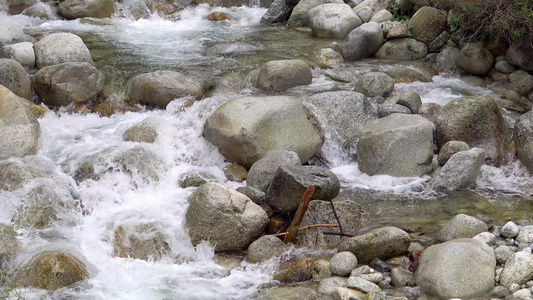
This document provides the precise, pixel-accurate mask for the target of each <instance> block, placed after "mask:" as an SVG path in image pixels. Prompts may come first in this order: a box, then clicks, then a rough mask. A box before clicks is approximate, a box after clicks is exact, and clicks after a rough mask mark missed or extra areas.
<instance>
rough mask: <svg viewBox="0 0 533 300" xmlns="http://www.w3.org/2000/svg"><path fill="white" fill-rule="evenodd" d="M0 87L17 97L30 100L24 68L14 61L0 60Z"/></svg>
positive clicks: (27, 79) (28, 80)
mask: <svg viewBox="0 0 533 300" xmlns="http://www.w3.org/2000/svg"><path fill="white" fill-rule="evenodd" d="M0 85H3V86H5V87H6V88H8V89H10V90H11V91H12V92H13V93H14V94H15V95H17V96H19V97H22V98H25V99H27V100H31V97H32V95H31V85H30V79H29V78H28V74H27V73H26V70H25V69H24V67H23V66H22V65H21V64H20V63H19V62H17V61H16V60H13V59H7V58H2V59H0Z"/></svg>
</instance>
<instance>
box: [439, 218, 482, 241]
mask: <svg viewBox="0 0 533 300" xmlns="http://www.w3.org/2000/svg"><path fill="white" fill-rule="evenodd" d="M487 230H488V226H487V224H485V223H484V222H482V221H480V220H478V219H476V218H474V217H471V216H468V215H465V214H458V215H456V216H455V217H453V218H452V219H451V220H450V221H449V222H448V223H446V224H444V226H443V227H442V228H441V230H439V232H438V233H437V239H438V240H439V241H449V240H453V239H459V238H472V237H474V236H475V235H477V234H478V233H481V232H485V231H487Z"/></svg>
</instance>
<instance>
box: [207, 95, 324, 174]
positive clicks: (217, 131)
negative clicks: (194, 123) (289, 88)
mask: <svg viewBox="0 0 533 300" xmlns="http://www.w3.org/2000/svg"><path fill="white" fill-rule="evenodd" d="M203 134H204V137H205V138H206V139H207V140H208V141H209V142H211V143H212V144H214V145H216V146H217V147H218V149H219V151H220V152H221V153H222V155H224V156H225V157H226V158H227V159H228V160H229V161H231V162H235V163H238V164H241V165H243V166H251V165H253V164H254V163H255V162H256V161H257V160H259V159H260V158H262V157H263V156H265V154H267V153H268V152H269V151H270V150H287V151H294V152H296V153H297V154H298V156H299V157H300V161H301V162H302V163H306V162H307V161H308V160H309V159H310V158H311V157H312V156H313V155H315V154H316V153H317V152H318V151H319V150H320V148H321V147H322V143H323V142H324V136H323V133H322V128H321V127H320V124H319V123H318V120H317V118H316V117H315V116H314V115H313V114H312V113H311V112H310V111H309V110H308V109H307V108H306V107H305V106H304V105H303V104H302V103H301V102H300V101H298V100H297V99H295V98H292V97H285V96H277V97H243V98H238V99H235V100H232V101H229V102H226V103H225V104H223V105H222V106H220V107H219V108H218V109H217V110H216V111H215V112H214V113H213V114H212V115H211V116H210V117H209V118H208V119H207V121H206V123H205V126H204V131H203Z"/></svg>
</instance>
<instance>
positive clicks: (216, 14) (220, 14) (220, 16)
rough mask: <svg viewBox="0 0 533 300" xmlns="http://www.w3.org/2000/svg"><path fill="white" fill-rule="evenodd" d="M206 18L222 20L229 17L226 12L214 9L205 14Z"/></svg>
mask: <svg viewBox="0 0 533 300" xmlns="http://www.w3.org/2000/svg"><path fill="white" fill-rule="evenodd" d="M206 19H208V20H209V21H224V20H227V19H229V16H228V14H226V13H223V12H218V11H216V12H212V13H210V14H209V15H207V17H206Z"/></svg>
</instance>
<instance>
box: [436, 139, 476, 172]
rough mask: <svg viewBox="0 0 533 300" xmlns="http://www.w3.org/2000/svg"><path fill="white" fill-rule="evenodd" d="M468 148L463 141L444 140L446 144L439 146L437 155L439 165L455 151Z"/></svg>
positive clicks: (442, 164)
mask: <svg viewBox="0 0 533 300" xmlns="http://www.w3.org/2000/svg"><path fill="white" fill-rule="evenodd" d="M468 150H470V147H469V146H468V144H467V143H465V142H463V141H449V142H446V144H444V145H443V146H442V148H440V151H439V155H438V156H437V160H438V161H439V165H441V166H444V164H445V163H446V162H447V161H448V159H450V157H452V155H454V154H455V153H457V152H461V151H468Z"/></svg>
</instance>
